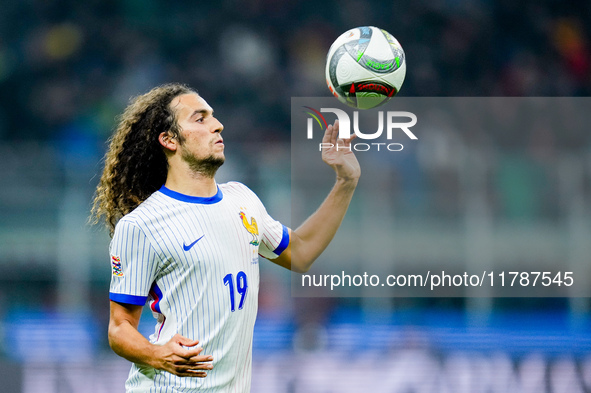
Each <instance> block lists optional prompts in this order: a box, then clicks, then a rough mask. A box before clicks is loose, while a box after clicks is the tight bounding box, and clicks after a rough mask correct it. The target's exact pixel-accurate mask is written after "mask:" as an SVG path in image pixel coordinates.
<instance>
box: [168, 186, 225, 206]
mask: <svg viewBox="0 0 591 393" xmlns="http://www.w3.org/2000/svg"><path fill="white" fill-rule="evenodd" d="M217 189H218V192H217V193H216V194H215V195H214V196H210V197H198V196H191V195H185V194H181V193H180V192H176V191H172V190H171V189H169V188H166V187H164V186H162V187H160V190H158V191H160V192H161V193H163V194H164V195H166V196H169V197H171V198H173V199H176V200H179V201H182V202H189V203H200V204H202V205H211V204H214V203H218V202H219V201H221V200H222V198H223V197H224V194H222V190H220V187H219V186H217Z"/></svg>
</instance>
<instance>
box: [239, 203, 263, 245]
mask: <svg viewBox="0 0 591 393" xmlns="http://www.w3.org/2000/svg"><path fill="white" fill-rule="evenodd" d="M239 215H240V218H241V219H242V225H244V228H246V230H247V231H248V233H250V234H251V235H252V240H251V241H250V243H249V244H252V245H253V246H255V247H256V246H258V245H259V244H260V242H259V227H258V225H257V221H256V220H255V219H254V217H250V223H249V222H248V219H247V218H246V214H245V213H244V212H242V211H241V212H240V214H239Z"/></svg>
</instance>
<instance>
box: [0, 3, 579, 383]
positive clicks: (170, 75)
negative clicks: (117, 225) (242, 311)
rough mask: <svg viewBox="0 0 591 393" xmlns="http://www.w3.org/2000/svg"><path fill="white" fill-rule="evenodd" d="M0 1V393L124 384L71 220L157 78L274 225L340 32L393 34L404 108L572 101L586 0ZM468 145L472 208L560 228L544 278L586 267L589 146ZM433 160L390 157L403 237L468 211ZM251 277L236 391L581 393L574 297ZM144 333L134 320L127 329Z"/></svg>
mask: <svg viewBox="0 0 591 393" xmlns="http://www.w3.org/2000/svg"><path fill="white" fill-rule="evenodd" d="M1 9H2V11H0V101H1V105H0V141H1V143H0V165H2V167H3V168H4V170H2V171H0V184H2V186H1V187H0V381H1V385H2V387H1V388H0V390H2V392H5V393H13V392H14V393H16V392H26V393H54V392H55V393H58V392H59V393H69V392H89V393H94V392H96V393H98V392H122V391H123V386H122V384H123V381H124V380H125V378H126V375H127V372H128V370H129V364H128V363H127V362H126V361H125V360H122V359H119V358H118V357H117V356H115V355H114V354H113V353H112V352H111V351H110V349H109V347H108V343H107V341H106V325H107V321H108V315H109V311H108V310H109V304H108V293H107V292H108V283H109V279H110V271H109V265H108V255H107V246H108V236H107V234H106V233H105V232H104V231H103V230H102V229H101V228H96V227H94V228H91V227H89V226H88V225H87V224H86V220H87V217H88V212H89V207H90V202H91V199H92V194H93V190H94V187H95V186H96V183H97V178H98V176H99V174H100V171H101V169H102V168H101V163H100V159H101V157H102V155H103V154H104V152H105V148H106V144H105V142H106V139H107V138H108V136H109V135H110V132H111V130H112V128H113V125H114V117H115V116H116V115H117V114H118V113H119V112H120V111H121V110H122V109H123V108H124V106H125V105H126V103H127V102H128V100H129V98H130V97H131V96H134V95H137V94H140V93H143V92H145V91H147V90H148V89H150V88H151V87H153V86H155V85H157V84H160V83H164V82H169V81H178V82H185V83H188V84H190V85H191V86H192V87H194V88H197V89H198V90H199V91H200V92H201V93H202V95H203V96H204V97H205V98H206V99H207V100H208V102H209V103H210V104H212V106H213V107H214V108H215V110H216V113H217V115H218V117H219V119H220V120H221V121H222V122H223V123H224V125H225V133H226V137H225V138H226V140H227V157H228V158H229V159H228V161H227V163H226V165H224V167H223V168H222V170H221V171H220V180H225V179H237V180H240V181H242V182H244V183H246V184H247V185H249V186H250V187H251V188H252V189H254V190H255V191H256V192H257V193H258V194H259V195H260V196H261V199H262V200H263V201H264V202H265V203H266V204H267V207H268V210H269V211H270V212H271V213H272V214H273V215H274V216H275V217H276V218H278V219H281V220H283V221H285V222H289V220H290V212H289V206H290V181H289V179H290V147H289V140H290V98H291V97H292V96H309V97H311V96H327V95H328V90H327V88H326V84H325V82H324V59H325V55H326V52H327V50H328V47H329V46H330V44H331V42H332V41H333V40H334V39H335V38H336V37H337V36H338V35H339V34H340V33H342V32H343V31H345V30H346V29H349V28H351V27H355V26H359V25H375V26H379V27H382V28H384V29H386V30H388V31H389V32H391V33H392V34H393V35H394V36H396V37H397V38H398V40H399V41H400V42H401V44H402V46H403V47H404V49H405V51H406V55H407V63H408V73H407V78H406V81H405V84H404V86H403V87H402V90H401V93H400V94H401V95H403V96H589V94H590V93H591V52H590V49H591V41H590V40H591V30H590V27H589V26H591V3H589V2H588V1H579V0H577V1H569V2H564V1H558V0H543V1H509V0H502V1H492V0H476V1H469V0H437V1H429V0H416V1H408V2H394V1H357V0H341V1H333V0H330V1H324V2H319V1H308V0H306V1H296V0H288V1H282V2H276V1H273V0H258V1H246V2H241V1H230V0H223V1H219V2H212V3H205V4H199V3H198V2H189V1H173V2H165V1H161V0H142V1H139V0H121V1H113V0H101V1H98V0H87V1H83V2H80V1H70V0H49V1H40V0H23V1H5V2H3V3H2V7H1ZM477 136H478V138H476V137H475V138H473V139H471V138H470V137H466V140H464V141H462V142H463V143H465V144H475V145H479V146H483V150H482V152H483V154H482V160H483V163H484V164H485V165H487V167H489V168H491V172H490V173H491V176H490V178H488V179H487V181H486V182H485V183H486V184H484V185H482V187H486V190H487V192H489V193H490V198H484V199H483V201H484V202H485V203H484V204H483V205H481V206H480V207H478V206H476V211H477V212H478V211H479V210H478V209H481V210H482V211H484V210H486V211H487V212H490V214H492V220H493V222H497V221H501V220H502V221H503V222H509V223H514V224H515V225H519V226H520V227H527V228H542V227H543V228H546V227H551V228H559V229H558V233H560V234H561V240H560V241H561V243H560V244H562V247H563V250H564V253H563V254H562V255H560V254H559V255H556V256H553V258H554V260H553V266H557V267H560V266H564V264H566V263H567V262H568V261H569V260H571V259H573V258H575V259H577V258H578V259H579V260H581V259H589V256H590V254H589V248H588V247H587V243H589V236H588V235H589V234H590V233H591V230H590V227H589V226H590V221H589V218H590V215H589V204H590V202H591V200H590V199H591V198H590V188H589V186H590V185H591V182H590V179H591V160H590V157H591V156H590V154H589V153H590V148H591V144H590V142H591V141H590V138H589V135H588V134H581V135H575V136H572V135H571V136H570V137H569V138H568V139H567V140H565V139H564V138H563V136H562V135H560V134H559V133H557V132H556V131H555V130H540V132H539V133H530V134H524V135H521V136H520V137H519V138H514V137H511V136H509V135H504V134H503V133H502V132H500V133H499V134H497V135H485V136H482V135H477ZM482 137H484V138H485V139H482ZM484 146H486V148H484ZM448 153H449V151H448ZM484 153H485V154H484ZM433 163H434V161H433V160H430V159H429V158H428V157H427V158H425V159H424V160H418V161H417V162H416V165H414V166H409V165H407V164H408V163H404V162H393V163H392V172H393V173H394V174H399V176H400V178H404V176H402V175H403V174H404V173H408V172H409V171H410V172H412V171H414V172H415V173H421V174H422V176H421V178H422V183H421V184H413V183H412V182H411V183H408V182H407V183H405V182H401V187H400V190H399V194H398V195H396V198H395V199H394V202H396V203H400V204H399V205H396V204H395V206H394V208H397V206H398V208H400V209H401V210H403V209H402V208H401V207H400V206H403V207H405V209H404V211H405V212H406V214H407V215H410V218H411V221H412V222H413V223H414V224H415V225H416V227H417V228H422V227H425V228H427V227H429V228H432V227H433V226H432V225H431V224H433V220H435V219H436V218H437V217H441V216H447V217H449V216H452V217H455V218H456V219H457V220H458V222H463V221H462V220H464V219H465V217H464V216H463V215H462V214H463V213H462V211H461V210H458V211H456V210H454V206H457V204H454V203H451V204H450V201H457V200H459V196H460V195H461V194H463V193H465V192H466V191H468V190H465V189H462V187H463V186H462V184H459V183H457V182H450V181H447V180H448V179H456V178H458V177H459V174H458V173H455V172H454V170H455V169H454V167H453V166H443V167H442V166H441V165H445V163H446V160H445V156H444V157H443V159H441V160H439V161H436V163H439V164H441V165H433ZM557 168H562V169H561V170H558V169H557ZM565 168H566V169H565ZM565 171H566V172H565ZM564 173H571V174H573V173H574V175H572V176H569V177H568V178H567V179H566V180H565V179H564V178H563V177H562V176H561V174H564ZM464 187H465V185H464ZM408 201H414V202H415V203H414V204H408ZM405 203H406V204H405ZM406 208H408V209H406ZM407 218H408V217H407ZM297 224H298V223H293V225H297ZM419 232H420V231H419ZM531 233H532V232H528V231H523V232H519V231H517V235H516V236H517V238H515V239H514V240H515V241H516V242H519V240H520V238H519V236H528V235H531ZM418 236H420V235H418ZM515 250H519V248H515ZM477 251H478V250H476V252H477ZM509 252H512V251H509ZM521 252H522V254H519V253H518V252H517V251H515V253H514V254H511V255H510V258H511V260H513V261H515V262H514V265H513V266H514V268H515V269H516V270H518V269H519V268H520V264H519V261H520V260H529V258H528V255H527V250H526V251H525V253H524V254H523V251H521ZM446 255H453V253H451V254H450V253H449V252H448V253H447V254H446ZM461 255H462V256H461V257H458V264H459V265H461V264H464V263H465V261H464V259H465V258H467V255H469V254H461ZM527 266H529V265H527ZM528 269H529V268H528ZM261 279H262V283H261V288H262V289H261V294H260V300H261V301H260V315H259V319H258V321H257V325H256V328H255V345H254V348H255V350H254V370H253V389H252V391H253V392H255V393H256V392H271V393H280V392H307V393H313V392H322V393H325V392H353V391H359V390H360V389H364V390H366V391H375V392H450V393H451V392H489V393H492V392H532V393H533V392H536V393H538V392H548V393H550V392H552V393H557V392H568V393H578V392H590V391H591V321H590V319H589V299H588V298H553V299H551V298H534V297H531V298H511V299H503V298H497V299H489V300H484V301H483V300H482V299H471V298H439V299H431V298H404V299H388V298H379V299H362V298H314V299H307V298H292V297H291V295H290V285H289V272H284V271H282V270H281V269H279V268H276V267H274V266H272V264H270V263H262V264H261ZM580 279H587V280H588V279H591V277H581V278H580ZM151 325H152V319H151V316H150V314H146V315H145V316H144V317H143V321H142V330H143V331H144V332H146V334H148V333H149V332H150V329H151Z"/></svg>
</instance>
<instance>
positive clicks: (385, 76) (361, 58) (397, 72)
mask: <svg viewBox="0 0 591 393" xmlns="http://www.w3.org/2000/svg"><path fill="white" fill-rule="evenodd" d="M405 75H406V59H405V56H404V50H402V46H400V43H399V42H398V40H396V38H394V36H392V34H390V33H388V32H387V31H386V30H383V29H379V28H377V27H373V26H362V27H356V28H354V29H351V30H348V31H346V32H345V33H343V34H341V36H340V37H339V38H337V39H336V41H335V42H334V43H333V44H332V46H331V47H330V50H329V51H328V55H327V56H326V83H327V84H328V88H329V89H330V91H331V93H332V94H333V95H334V96H335V97H337V98H338V99H339V100H340V101H341V102H343V103H345V104H347V105H349V106H352V107H354V108H357V109H369V108H373V107H375V106H378V105H382V104H384V103H386V102H388V101H389V100H390V99H391V98H392V97H394V96H395V95H396V93H398V91H399V90H400V87H401V86H402V82H404V77H405Z"/></svg>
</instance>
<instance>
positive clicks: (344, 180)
mask: <svg viewBox="0 0 591 393" xmlns="http://www.w3.org/2000/svg"><path fill="white" fill-rule="evenodd" d="M358 182H359V178H358V177H342V176H337V180H336V183H337V185H340V186H344V187H353V188H355V187H357V183H358Z"/></svg>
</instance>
